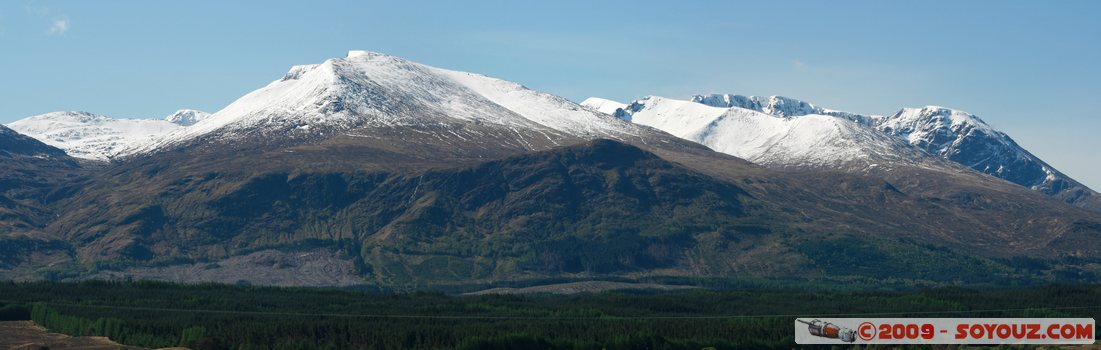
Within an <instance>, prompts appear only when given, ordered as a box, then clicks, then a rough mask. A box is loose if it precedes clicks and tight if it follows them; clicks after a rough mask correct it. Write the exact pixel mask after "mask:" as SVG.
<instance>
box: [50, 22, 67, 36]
mask: <svg viewBox="0 0 1101 350" xmlns="http://www.w3.org/2000/svg"><path fill="white" fill-rule="evenodd" d="M68 31H69V19H68V18H61V19H55V20H54V21H53V24H52V25H50V29H47V30H46V34H50V35H65V32H68Z"/></svg>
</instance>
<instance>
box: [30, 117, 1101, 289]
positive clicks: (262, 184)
mask: <svg viewBox="0 0 1101 350" xmlns="http://www.w3.org/2000/svg"><path fill="white" fill-rule="evenodd" d="M374 135H376V136H377V135H378V134H377V133H376V134H374ZM359 140H360V139H357V138H349V139H339V140H330V141H329V143H322V144H319V145H314V146H310V147H315V148H316V149H315V150H313V152H314V153H310V152H308V151H302V148H303V147H305V146H296V147H292V148H289V149H278V150H270V151H257V152H258V153H256V154H249V153H244V154H245V155H249V156H242V157H237V158H224V159H221V160H212V159H203V160H195V159H192V160H190V161H189V160H187V159H185V158H178V159H168V158H166V157H164V156H163V155H162V156H159V157H149V158H143V159H136V160H133V161H131V162H128V163H123V164H120V165H116V166H114V167H113V168H112V169H109V170H108V171H106V172H105V174H104V175H103V177H102V178H101V179H97V181H96V182H97V184H95V185H93V186H89V187H87V188H86V189H85V190H84V191H82V192H81V193H80V194H78V195H75V196H73V197H71V198H70V199H67V202H66V203H67V204H65V205H63V208H65V210H63V212H64V214H63V215H61V217H60V218H59V219H58V220H56V221H55V222H54V224H52V225H51V226H50V230H51V231H52V232H56V234H58V235H61V236H63V237H65V238H66V239H67V240H69V241H70V242H79V243H75V244H76V245H77V248H76V255H77V257H78V261H79V264H78V265H79V266H86V267H87V266H94V268H93V269H92V270H84V271H83V272H82V274H83V276H85V277H87V276H98V277H108V276H128V275H140V276H143V277H145V278H157V279H169V280H184V281H187V280H188V278H190V277H188V276H190V275H197V276H218V277H208V278H206V279H219V280H221V281H224V282H234V281H235V280H237V279H240V280H245V281H249V280H250V279H252V280H254V281H272V280H280V278H281V279H282V280H284V281H292V280H301V279H299V277H297V276H296V275H297V274H299V273H300V272H299V271H300V269H306V268H307V267H308V268H309V269H311V270H309V271H314V270H313V269H314V268H315V267H311V266H315V265H316V264H319V261H330V263H329V264H330V265H328V266H330V269H329V270H330V271H328V272H326V271H325V269H323V268H322V269H318V270H317V271H319V272H318V273H330V274H331V275H327V276H322V277H324V278H321V277H318V279H311V280H309V281H308V284H311V285H316V284H336V285H348V284H371V285H380V286H431V285H440V284H455V283H492V282H495V281H511V280H525V279H541V278H596V277H600V276H621V277H622V276H628V277H630V276H634V277H641V276H681V277H720V278H735V277H737V278H750V277H768V278H813V279H830V280H845V279H852V278H862V279H874V280H888V279H893V280H900V281H912V282H913V283H951V282H953V281H956V282H959V281H964V282H968V283H1010V282H1009V281H1013V280H1035V281H1047V280H1052V279H1055V278H1071V279H1073V280H1088V279H1092V278H1096V277H1097V276H1096V275H1095V273H1096V272H1095V271H1096V270H1097V267H1096V265H1095V264H1096V262H1097V261H1098V260H1097V258H1098V257H1101V243H1099V242H1101V241H1099V240H1096V239H1095V238H1096V237H1098V236H1099V235H1101V218H1099V217H1098V215H1096V214H1093V213H1091V212H1088V211H1085V210H1081V209H1076V208H1073V207H1068V206H1066V205H1064V204H1062V203H1059V202H1058V201H1055V200H1051V199H1048V198H1045V197H1043V196H1040V195H1038V194H1035V193H1032V192H1030V191H1028V190H1025V189H1021V188H1018V187H1016V186H1012V185H1009V184H1006V183H1004V182H1003V181H1000V180H997V179H994V178H993V177H990V178H989V179H984V178H982V177H977V176H975V175H974V174H973V173H964V174H954V173H946V172H942V171H940V170H921V169H916V170H914V171H915V172H921V173H912V174H906V175H904V176H900V177H899V178H897V179H891V180H887V181H885V180H883V179H876V178H873V177H868V176H858V175H853V174H846V173H830V172H774V171H769V170H766V169H763V168H760V167H757V166H753V165H751V164H749V163H747V162H745V161H742V160H740V159H737V158H733V157H730V156H726V155H722V154H718V153H714V152H709V151H706V150H701V149H693V148H684V149H683V150H678V149H669V148H662V147H648V146H645V145H641V146H639V145H631V144H625V143H621V142H618V141H612V140H599V139H598V140H593V141H577V142H575V143H574V144H573V145H570V146H560V147H554V148H550V149H548V150H545V151H538V152H514V153H513V154H511V155H506V156H502V157H499V158H496V159H479V157H476V156H474V154H470V153H465V152H467V151H464V150H463V149H461V148H455V149H454V152H456V153H454V154H451V155H450V156H447V157H438V158H433V157H431V156H429V155H427V154H423V153H421V154H422V156H420V157H416V156H409V154H418V153H419V152H424V150H425V149H427V148H426V147H427V146H425V147H408V148H404V149H397V148H395V149H391V150H389V151H387V152H384V151H382V150H381V146H371V147H367V146H364V145H363V144H357V143H354V141H359ZM384 144H392V142H388V141H380V142H379V145H384ZM350 150H358V151H355V152H353V153H349V152H350ZM334 152H336V153H339V154H340V155H342V156H341V157H338V156H336V155H334ZM500 153H501V154H504V153H508V152H504V151H502V152H500ZM236 154H239V155H241V153H236ZM348 154H353V155H356V156H355V157H343V156H345V155H348ZM326 155H328V157H334V159H344V160H346V161H345V162H343V163H340V162H326V161H317V160H319V159H326ZM225 157H229V156H228V155H225ZM232 159H236V160H232ZM257 159H262V160H257ZM431 159H435V160H434V161H429V160H431ZM276 160H277V161H276ZM403 160H404V161H403ZM218 164H223V165H225V167H224V168H222V167H221V166H220V165H218ZM242 164H249V165H250V166H251V167H249V168H241V167H240V165H242ZM309 164H316V165H317V166H315V167H311V166H309ZM168 169H171V171H169V170H168ZM242 169H246V170H247V171H246V170H242ZM914 179H918V180H914ZM305 256H323V257H324V259H321V258H318V259H314V260H308V261H307V260H306V259H308V258H304V257H305ZM326 259H328V260H326ZM1014 259H1017V260H1014ZM1020 259H1024V260H1020ZM1068 259H1069V260H1068ZM1021 261H1025V262H1028V263H1029V265H1027V266H1024V265H1022V263H1021ZM1068 261H1069V262H1068ZM338 262H347V264H348V265H346V267H337V266H338V265H339V264H338ZM340 264H343V263H340ZM1035 266H1040V267H1035ZM1026 267H1027V268H1026ZM85 269H86V268H85ZM181 271H188V272H187V273H181ZM261 275H263V276H267V277H264V278H274V279H266V280H265V279H260V278H259V277H256V276H261ZM271 276H275V277H271ZM1067 276H1074V277H1073V278H1072V277H1067Z"/></svg>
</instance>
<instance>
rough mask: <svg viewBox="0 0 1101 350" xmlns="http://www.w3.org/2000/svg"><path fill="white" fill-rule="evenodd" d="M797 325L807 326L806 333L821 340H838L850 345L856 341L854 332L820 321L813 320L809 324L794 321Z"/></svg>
mask: <svg viewBox="0 0 1101 350" xmlns="http://www.w3.org/2000/svg"><path fill="white" fill-rule="evenodd" d="M796 321H799V323H803V324H806V325H807V331H809V332H810V335H813V336H816V337H822V338H830V339H839V340H841V341H843V342H846V343H852V342H854V341H856V331H854V330H852V329H850V328H848V327H841V326H838V325H835V324H833V323H829V322H822V321H821V320H813V321H810V322H807V321H803V320H796Z"/></svg>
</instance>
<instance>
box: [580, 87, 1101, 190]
mask: <svg viewBox="0 0 1101 350" xmlns="http://www.w3.org/2000/svg"><path fill="white" fill-rule="evenodd" d="M590 100H591V101H593V102H591V103H590V104H591V105H592V106H590V108H595V107H604V106H603V105H601V104H600V101H601V100H602V99H590ZM587 101H589V100H587ZM604 108H605V109H606V110H610V109H611V108H612V107H610V106H609V107H604ZM747 111H755V112H758V113H759V114H762V115H767V116H771V117H774V119H768V118H764V117H763V116H762V115H755V114H753V113H748V112H747ZM605 113H607V112H605ZM612 114H615V115H617V116H619V117H621V118H623V119H626V120H632V121H634V122H636V123H642V124H646V125H650V126H654V127H657V128H659V129H662V130H665V131H667V132H670V133H672V134H674V135H677V136H680V137H683V138H686V139H689V140H693V141H696V142H700V143H702V144H704V145H707V146H709V147H711V148H712V149H715V150H717V151H720V152H724V153H729V154H732V155H736V156H739V157H743V158H746V159H747V160H750V161H754V162H757V163H761V164H765V165H771V166H792V165H799V166H802V165H806V166H830V165H833V167H835V168H836V167H837V164H839V162H840V163H846V162H848V161H852V160H859V159H864V160H865V161H863V162H864V163H867V164H877V163H878V161H873V160H872V159H880V160H887V161H888V162H898V161H901V162H914V161H918V160H920V158H922V156H921V155H920V154H919V155H915V151H916V152H920V153H923V154H925V155H926V156H931V157H936V158H940V159H944V160H947V161H950V162H954V163H957V164H960V165H963V166H966V167H969V168H972V169H974V170H977V171H980V172H983V173H986V174H990V175H993V176H996V177H999V178H1002V179H1005V180H1007V181H1010V182H1013V183H1016V184H1018V185H1021V186H1025V187H1028V188H1031V189H1033V190H1036V191H1039V192H1041V193H1044V194H1047V195H1049V196H1052V197H1055V198H1058V199H1061V200H1063V201H1066V202H1068V203H1071V204H1076V205H1080V206H1084V207H1089V208H1097V209H1101V195H1099V194H1097V193H1096V192H1094V191H1093V190H1091V189H1089V188H1088V187H1086V186H1084V185H1082V184H1081V183H1079V182H1077V181H1075V180H1074V179H1072V178H1070V177H1069V176H1067V175H1065V174H1063V173H1061V172H1059V171H1058V170H1056V169H1055V168H1053V167H1052V166H1050V165H1048V164H1047V163H1045V162H1044V161H1043V160H1041V159H1039V158H1038V157H1036V156H1035V155H1033V154H1032V153H1030V152H1028V151H1027V150H1025V149H1024V148H1022V147H1021V146H1020V145H1018V144H1017V143H1016V142H1014V141H1013V139H1011V138H1010V137H1009V136H1008V135H1006V134H1005V133H1002V132H1000V131H998V130H995V129H994V128H992V127H990V125H988V124H986V123H985V122H983V121H982V120H981V119H979V118H978V117H976V116H975V115H973V114H970V113H967V112H963V111H958V110H953V109H949V108H944V107H936V106H929V107H924V108H904V109H902V110H900V111H898V112H896V113H895V114H892V115H890V116H874V115H873V116H866V115H860V114H856V113H850V112H843V111H837V110H831V109H826V108H822V107H818V106H815V105H813V104H811V103H808V102H804V101H799V100H795V99H791V98H786V97H780V96H769V97H757V96H742V95H732V94H711V95H696V96H693V97H692V99H691V101H678V100H670V99H663V98H655V97H649V98H646V99H642V100H639V101H636V102H635V103H632V104H631V105H629V106H627V107H625V108H617V109H616V110H615V111H613V112H612ZM883 136H888V137H890V138H894V139H895V140H893V141H892V140H888V139H885V138H884V137H883ZM899 143H902V144H903V145H909V146H910V147H901V146H900V145H899ZM849 163H851V162H849Z"/></svg>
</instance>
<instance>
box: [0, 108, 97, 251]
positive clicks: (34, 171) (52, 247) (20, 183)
mask: <svg viewBox="0 0 1101 350" xmlns="http://www.w3.org/2000/svg"><path fill="white" fill-rule="evenodd" d="M82 181H83V169H82V166H81V164H80V163H78V162H77V161H76V160H75V159H73V158H70V157H68V156H66V155H65V152H64V151H62V150H60V149H57V148H54V147H51V146H49V145H46V144H44V143H42V142H39V141H38V140H35V139H33V138H31V137H29V136H26V135H22V134H19V133H17V132H15V131H14V130H11V129H8V128H7V127H4V126H0V270H20V269H30V268H35V267H40V266H43V265H45V264H49V263H56V262H59V261H68V260H70V259H71V257H70V256H69V253H70V252H69V244H68V243H67V242H65V241H62V240H59V239H57V237H56V236H53V235H50V234H48V233H46V232H45V231H44V230H43V228H44V227H45V226H46V225H47V224H48V223H49V222H50V221H52V220H53V219H54V218H55V217H56V215H57V213H56V212H55V211H54V209H53V208H52V206H51V204H52V203H53V202H56V201H58V200H60V199H62V198H64V197H66V196H68V195H69V194H70V193H71V192H72V191H74V187H72V186H73V185H74V184H77V183H80V182H82Z"/></svg>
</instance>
